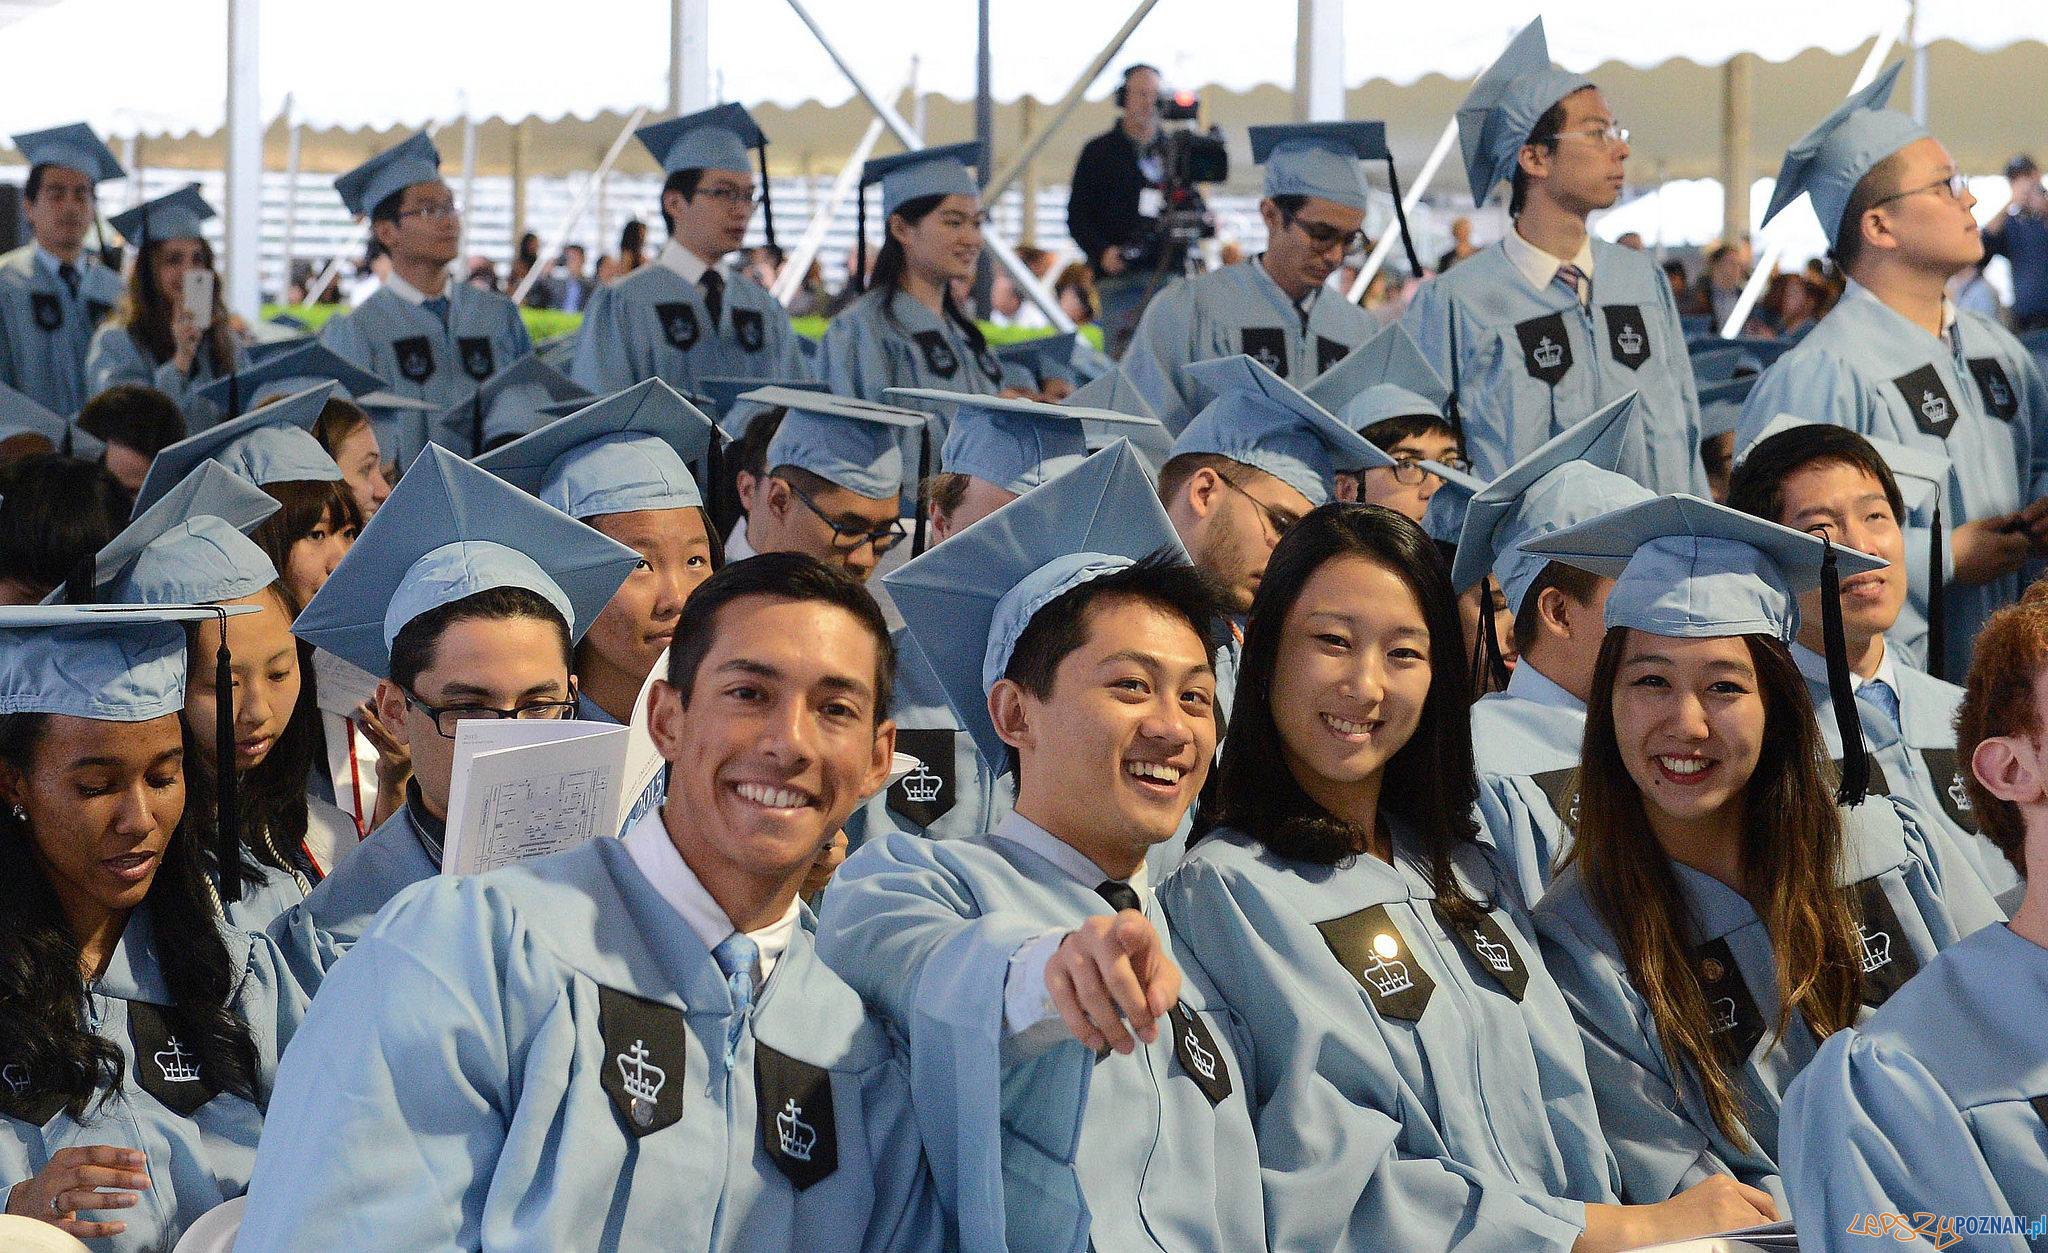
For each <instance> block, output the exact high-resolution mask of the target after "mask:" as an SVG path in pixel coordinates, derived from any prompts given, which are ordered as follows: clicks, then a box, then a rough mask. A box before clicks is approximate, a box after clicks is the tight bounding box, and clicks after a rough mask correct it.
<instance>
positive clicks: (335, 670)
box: [313, 648, 377, 718]
mask: <svg viewBox="0 0 2048 1253" xmlns="http://www.w3.org/2000/svg"><path fill="white" fill-rule="evenodd" d="M313 684H314V686H315V688H317V689H318V692H319V697H320V708H322V709H324V710H326V711H327V712H328V713H331V714H340V715H341V716H342V717H344V718H348V717H352V716H353V715H354V714H355V712H356V706H358V705H360V704H362V703H363V702H364V701H367V700H369V699H371V698H372V697H374V696H376V694H377V676H376V675H374V674H371V673H370V672H369V671H367V670H365V669H363V668H362V667H361V666H358V665H356V664H355V663H353V662H348V661H343V660H342V659H341V658H339V657H337V656H335V655H334V654H333V653H330V652H328V651H327V650H326V649H324V648H316V649H314V650H313Z"/></svg>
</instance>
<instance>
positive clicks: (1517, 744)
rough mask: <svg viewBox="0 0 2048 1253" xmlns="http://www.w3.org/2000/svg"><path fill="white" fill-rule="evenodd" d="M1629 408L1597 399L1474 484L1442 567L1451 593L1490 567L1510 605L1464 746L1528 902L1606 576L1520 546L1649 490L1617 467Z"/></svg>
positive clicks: (1565, 799)
mask: <svg viewBox="0 0 2048 1253" xmlns="http://www.w3.org/2000/svg"><path fill="white" fill-rule="evenodd" d="M1634 411H1635V399H1634V397H1633V396H1624V397H1622V398H1621V399H1620V400H1617V401H1615V402H1614V403H1612V404H1609V405H1605V406H1603V407H1602V408H1601V409H1600V410H1599V411H1598V412H1596V413H1594V414H1593V415H1592V416H1590V417H1588V418H1586V419H1584V420H1583V421H1580V422H1578V423H1575V424H1574V425H1572V426H1570V427H1567V428H1566V429H1565V430H1564V431H1563V432H1562V433H1560V434H1559V435H1557V436H1556V437H1555V438H1553V439H1550V440H1548V441H1546V442H1545V443H1544V444H1543V445H1542V446H1541V447H1539V448H1537V449H1536V450H1535V451H1534V452H1532V453H1530V454H1529V455H1528V456H1527V457H1525V458H1524V459H1523V460H1521V461H1520V462H1518V463H1516V464H1515V465H1514V466H1512V467H1510V468H1509V469H1508V471H1507V473H1505V474H1503V475H1501V476H1500V477H1499V478H1497V479H1495V480H1494V481H1493V482H1491V483H1489V484H1487V485H1486V486H1485V487H1483V488H1481V489H1480V490H1479V492H1478V493H1477V494H1476V495H1474V496H1473V497H1472V499H1471V501H1470V502H1469V503H1468V504H1467V505H1466V507H1465V521H1464V525H1463V527H1462V528H1461V530H1460V532H1459V539H1458V553H1457V558H1456V559H1455V561H1454V562H1453V563H1452V566H1451V586H1452V587H1454V588H1457V589H1459V590H1460V591H1463V590H1465V589H1466V588H1469V587H1471V586H1473V585H1475V584H1478V583H1480V582H1481V581H1482V580H1483V579H1484V578H1485V576H1486V575H1488V574H1489V573H1490V574H1492V575H1493V576H1494V577H1495V578H1497V579H1498V580H1499V581H1500V587H1501V593H1502V596H1503V597H1504V598H1505V600H1506V604H1507V607H1508V609H1509V610H1510V612H1511V613H1512V615H1513V617H1512V621H1513V623H1514V625H1513V627H1512V639H1513V644H1514V648H1515V651H1516V653H1517V654H1518V660H1517V662H1516V665H1515V668H1514V671H1513V672H1512V673H1511V674H1510V676H1509V678H1508V683H1507V687H1506V688H1505V689H1503V690H1501V691H1497V692H1489V693H1488V694H1487V695H1486V696H1484V697H1482V698H1481V699H1480V700H1479V702H1478V703H1477V704H1475V705H1473V706H1472V756H1473V764H1474V765H1476V766H1477V767H1478V769H1479V810H1480V815H1481V817H1482V818H1483V819H1484V821H1485V824H1486V831H1487V834H1488V836H1490V837H1491V838H1492V840H1493V842H1494V847H1496V848H1498V849H1499V850H1500V851H1501V853H1502V855H1503V856H1505V857H1506V858H1507V861H1508V864H1509V865H1510V866H1512V867H1513V868H1514V871H1515V879H1516V882H1517V884H1518V885H1519V886H1520V889H1521V892H1522V900H1523V902H1524V903H1525V904H1529V905H1534V904H1535V903H1536V901H1537V899H1538V898H1540V897H1541V896H1542V895H1543V889H1544V888H1546V887H1548V886H1549V884H1550V877H1551V875H1552V874H1554V873H1555V872H1556V870H1557V864H1558V862H1560V861H1562V860H1563V858H1564V854H1565V852H1566V850H1568V849H1569V848H1570V847H1571V826H1572V811H1573V808H1574V799H1573V797H1574V789H1573V785H1572V777H1573V776H1574V775H1576V774H1577V773H1578V769H1579V741H1580V740H1581V739H1583V738H1584V736H1585V732H1586V693H1587V692H1588V691H1589V690H1590V689H1591V687H1592V683H1593V663H1594V662H1595V661H1596V660H1597V659H1598V658H1599V656H1600V642H1601V640H1603V639H1605V638H1606V636H1607V628H1606V627H1605V626H1604V625H1602V623H1601V619H1600V611H1601V609H1602V607H1603V606H1605V604H1606V603H1607V592H1608V589H1609V588H1611V587H1612V586H1613V581H1612V580H1609V579H1603V578H1601V577H1600V576H1599V575H1596V574H1589V573H1587V572H1586V571H1583V570H1580V569H1579V568H1578V567H1576V566H1569V565H1565V564H1563V563H1561V562H1555V561H1551V560H1549V559H1548V558H1545V557H1536V556H1531V555H1530V554H1528V553H1526V552H1524V551H1522V548H1521V544H1522V541H1524V540H1526V539H1530V538H1533V537H1536V536H1540V535H1547V534H1549V533H1550V532H1552V531H1556V530H1560V529H1562V528H1564V527H1567V526H1573V525H1575V524H1577V523H1580V522H1584V521H1585V520H1586V519H1588V518H1595V517H1598V516H1599V515H1601V514H1603V513H1606V512H1607V511H1609V510H1610V509H1618V508H1620V507H1621V506H1623V505H1632V504H1635V503H1636V502H1637V501H1642V500H1648V499H1650V493H1649V491H1648V490H1647V489H1645V488H1643V487H1640V486H1638V485H1637V484H1636V483H1635V482H1634V481H1633V480H1630V479H1625V478H1623V477H1622V476H1621V475H1619V474H1616V473H1615V472H1614V467H1615V466H1616V465H1617V464H1618V463H1619V462H1620V459H1621V453H1622V448H1623V446H1624V444H1625V443H1626V442H1627V434H1628V429H1629V425H1630V423H1631V422H1632V421H1633V417H1634Z"/></svg>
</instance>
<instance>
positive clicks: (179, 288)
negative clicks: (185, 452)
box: [85, 183, 246, 430]
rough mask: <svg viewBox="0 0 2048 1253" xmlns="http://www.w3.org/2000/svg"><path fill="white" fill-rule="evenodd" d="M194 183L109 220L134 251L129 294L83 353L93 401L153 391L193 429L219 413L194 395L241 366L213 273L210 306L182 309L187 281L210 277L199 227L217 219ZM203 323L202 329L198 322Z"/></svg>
mask: <svg viewBox="0 0 2048 1253" xmlns="http://www.w3.org/2000/svg"><path fill="white" fill-rule="evenodd" d="M216 216H218V215H217V214H215V213H214V211H213V206H212V205H210V204H207V203H206V199H205V197H203V196H201V195H200V194H199V185H198V184H197V183H194V184H191V185H189V186H186V187H181V188H179V189H178V190H177V191H174V192H172V193H170V194H169V195H166V196H158V197H157V198H156V199H154V200H151V201H149V202H147V203H145V204H141V205H137V206H136V207H135V208H133V209H130V210H128V211H127V212H125V213H117V214H115V215H114V216H113V217H112V218H111V219H109V220H110V221H111V222H112V223H113V226H114V229H115V230H117V231H119V232H121V238H123V239H125V240H127V241H128V242H129V243H130V244H132V245H134V247H135V263H134V266H133V267H132V268H131V269H130V270H129V271H128V285H127V291H126V292H125V293H124V294H123V296H122V298H121V303H120V304H119V305H118V306H116V307H115V309H114V313H113V316H112V317H110V318H108V319H107V321H106V323H105V325H103V326H101V327H100V329H99V331H98V333H97V334H95V335H94V336H93V337H92V347H91V348H90V349H89V350H88V351H87V352H86V355H85V384H86V386H85V390H86V394H87V395H88V396H97V395H99V394H100V393H101V392H104V391H106V390H107V389H108V388H109V387H113V386H115V385H117V384H120V383H139V384H141V385H143V386H145V387H154V388H155V389H157V390H158V391H160V392H162V393H163V394H164V395H166V396H169V397H170V398H171V399H172V400H173V401H175V402H176V403H177V405H178V407H179V409H180V410H182V411H185V413H186V422H187V423H189V424H190V425H191V428H192V429H194V430H197V429H198V428H199V427H201V426H206V425H210V424H211V423H213V422H215V421H218V420H219V413H218V412H217V411H216V410H214V409H213V408H212V407H211V406H210V405H209V404H208V403H207V402H205V401H203V400H201V399H200V398H199V397H198V396H196V395H194V394H193V392H194V389H195V388H197V387H198V386H200V385H202V384H204V383H208V382H211V381H212V380H214V379H219V378H226V377H227V376H228V375H230V374H233V373H234V372H235V371H236V370H239V369H241V368H242V366H243V365H244V364H245V362H246V357H245V354H244V353H243V351H242V345H241V342H240V340H239V339H238V338H237V336H236V334H235V324H234V320H233V319H232V318H231V317H230V315H229V313H228V307H227V302H226V301H225V299H223V297H222V294H221V289H220V283H219V281H218V277H219V276H218V275H215V282H214V284H213V303H212V304H211V305H210V306H208V307H207V308H206V309H203V310H199V309H187V308H186V307H185V276H186V275H187V274H191V273H194V272H200V273H205V274H213V273H214V268H213V246H212V245H210V244H208V243H207V242H206V235H205V232H204V230H203V229H202V223H204V222H205V221H206V220H207V219H208V218H212V217H216ZM202 318H203V319H204V322H203V324H202V321H201V319H202Z"/></svg>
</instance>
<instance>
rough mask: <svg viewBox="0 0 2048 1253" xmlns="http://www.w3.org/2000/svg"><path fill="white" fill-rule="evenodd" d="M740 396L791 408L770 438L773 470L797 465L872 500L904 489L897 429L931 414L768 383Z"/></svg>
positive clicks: (920, 425) (917, 426)
mask: <svg viewBox="0 0 2048 1253" xmlns="http://www.w3.org/2000/svg"><path fill="white" fill-rule="evenodd" d="M741 399H742V400H749V401H753V402H755V403H757V404H762V405H768V406H781V407H782V408H784V409H787V410H788V411H789V412H788V415H787V416H786V417H784V418H783V419H782V425H781V426H779V427H777V428H776V430H775V438H774V439H772V440H770V441H768V458H767V461H766V464H767V466H768V467H769V468H770V469H771V470H772V469H773V468H775V467H776V466H796V467H798V468H799V469H803V470H809V471H810V472H811V473H812V474H815V475H817V476H819V477H820V478H823V479H826V480H828V481H830V482H832V483H835V484H837V485H838V486H840V487H843V488H845V489H846V490H847V491H849V492H852V493H853V494H854V495H856V496H865V497H867V498H868V499H870V500H884V499H887V498H888V497H891V496H896V495H899V494H900V493H901V492H902V491H903V454H902V452H901V451H900V449H899V448H898V446H897V439H896V437H897V433H898V432H899V431H907V430H922V429H924V426H925V421H926V419H927V418H929V417H930V415H929V414H926V413H922V412H920V411H918V410H916V409H902V408H898V407H896V406H894V405H878V404H873V403H871V402H869V401H865V400H854V399H851V398H849V397H845V396H834V395H831V394H829V393H826V392H809V391H798V390H796V389H794V388H785V387H763V388H760V389H758V390H756V391H751V392H748V393H746V394H745V395H744V396H742V397H741Z"/></svg>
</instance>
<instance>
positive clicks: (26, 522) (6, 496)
mask: <svg viewBox="0 0 2048 1253" xmlns="http://www.w3.org/2000/svg"><path fill="white" fill-rule="evenodd" d="M129 504H130V501H129V498H128V493H127V492H125V491H123V490H122V489H121V484H120V482H119V481H118V480H116V479H115V478H114V476H113V475H112V474H111V473H109V472H108V471H107V469H106V467H104V466H99V465H94V464H93V463H92V462H90V461H81V460H78V459H77V458H75V457H66V456H64V455H62V454H61V453H54V452H49V453H37V454H35V455H34V456H30V457H23V458H22V459H21V460H19V461H15V462H10V463H8V464H6V465H0V605H33V604H35V603H36V602H37V601H39V600H41V599H43V597H45V596H48V595H49V594H50V592H51V590H52V589H54V588H56V587H57V586H59V585H60V584H62V583H63V582H64V580H66V579H68V578H70V577H71V575H72V574H73V573H74V572H75V571H76V570H77V569H78V563H79V562H81V561H84V560H86V559H88V558H90V557H91V556H92V555H93V554H94V553H96V552H98V551H99V550H100V549H102V548H104V547H106V545H107V541H109V540H111V539H113V538H114V536H116V535H118V534H119V533H120V531H121V528H122V527H123V526H124V525H126V524H127V521H128V507H129Z"/></svg>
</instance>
